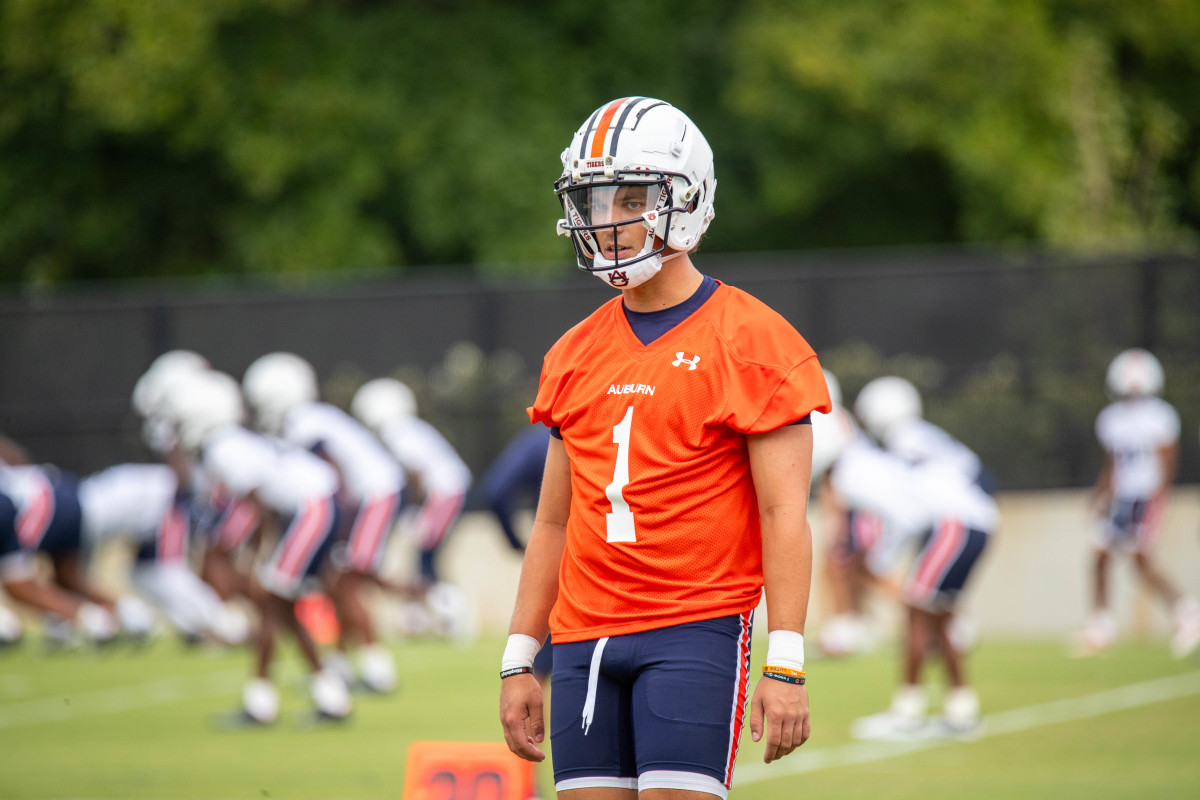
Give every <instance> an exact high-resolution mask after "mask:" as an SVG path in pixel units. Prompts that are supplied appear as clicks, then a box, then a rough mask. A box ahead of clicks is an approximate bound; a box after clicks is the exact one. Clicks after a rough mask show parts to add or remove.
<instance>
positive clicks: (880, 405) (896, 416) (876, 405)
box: [854, 375, 922, 442]
mask: <svg viewBox="0 0 1200 800" xmlns="http://www.w3.org/2000/svg"><path fill="white" fill-rule="evenodd" d="M921 413H922V410H921V393H920V392H918V391H917V387H915V386H913V385H912V384H911V383H909V382H908V381H906V380H904V378H898V377H895V376H893V375H889V376H886V377H883V378H876V379H875V380H873V381H871V382H870V383H868V384H867V385H866V386H864V387H863V388H862V391H860V392H859V393H858V397H857V398H855V400H854V415H855V416H856V417H858V421H859V422H861V423H862V425H863V427H864V428H866V429H867V433H869V434H870V435H871V437H872V438H874V439H875V440H876V441H879V442H882V441H884V440H885V439H886V438H887V435H888V432H889V431H890V430H891V429H892V428H893V427H894V426H895V425H896V423H898V422H905V421H907V420H910V419H920V417H921Z"/></svg>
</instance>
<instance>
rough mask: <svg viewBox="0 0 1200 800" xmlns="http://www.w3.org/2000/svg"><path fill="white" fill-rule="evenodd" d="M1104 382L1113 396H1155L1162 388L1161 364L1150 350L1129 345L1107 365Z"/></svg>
mask: <svg viewBox="0 0 1200 800" xmlns="http://www.w3.org/2000/svg"><path fill="white" fill-rule="evenodd" d="M1105 383H1106V384H1107V385H1108V391H1109V393H1110V394H1112V396H1113V397H1149V396H1156V395H1158V394H1160V393H1161V392H1162V389H1163V368H1162V364H1160V363H1159V361H1158V359H1157V358H1155V357H1154V354H1153V353H1151V352H1150V351H1148V350H1143V349H1142V348H1140V347H1131V348H1130V349H1128V350H1124V351H1122V352H1121V353H1120V354H1119V355H1117V357H1116V358H1114V359H1113V360H1112V363H1111V364H1109V365H1108V377H1107V380H1106V381H1105Z"/></svg>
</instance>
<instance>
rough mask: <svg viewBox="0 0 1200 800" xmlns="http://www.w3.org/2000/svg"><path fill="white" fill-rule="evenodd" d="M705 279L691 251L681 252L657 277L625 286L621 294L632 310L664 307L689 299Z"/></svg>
mask: <svg viewBox="0 0 1200 800" xmlns="http://www.w3.org/2000/svg"><path fill="white" fill-rule="evenodd" d="M703 282H704V276H703V275H701V274H700V271H699V270H697V269H696V267H695V266H694V265H693V264H692V259H691V258H690V257H689V256H688V254H687V253H680V254H679V255H677V256H675V257H674V258H672V259H671V260H669V261H666V262H664V263H663V265H662V269H661V270H659V273H658V274H657V275H655V276H654V277H653V278H651V279H650V280H648V281H646V282H645V283H643V284H642V285H641V286H637V287H634V288H632V289H623V290H622V291H621V294H623V295H624V297H625V307H626V308H628V309H629V310H630V311H640V312H642V313H645V312H648V311H661V310H663V309H664V308H670V307H671V306H677V305H679V304H680V303H682V302H683V301H684V300H687V299H688V298H689V297H691V296H692V295H693V294H695V292H696V290H697V289H699V288H700V284H701V283H703Z"/></svg>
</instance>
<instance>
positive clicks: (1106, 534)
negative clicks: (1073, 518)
mask: <svg viewBox="0 0 1200 800" xmlns="http://www.w3.org/2000/svg"><path fill="white" fill-rule="evenodd" d="M1105 383H1106V386H1107V389H1108V393H1109V395H1110V397H1111V398H1112V403H1110V404H1109V405H1108V406H1106V407H1105V408H1104V409H1103V410H1102V411H1101V412H1100V414H1099V416H1097V417H1096V438H1097V439H1099V441H1100V445H1101V447H1103V449H1104V466H1103V468H1102V469H1101V471H1100V476H1099V478H1098V479H1097V481H1096V485H1095V487H1094V489H1093V495H1092V510H1093V511H1094V512H1095V514H1096V515H1097V517H1098V518H1099V525H1098V529H1097V535H1096V538H1095V541H1094V544H1095V560H1094V567H1093V570H1094V571H1093V579H1092V580H1093V593H1092V616H1091V618H1090V619H1089V620H1088V623H1087V625H1086V626H1085V628H1084V630H1083V632H1082V633H1081V634H1080V635H1079V637H1078V639H1077V641H1076V642H1075V654H1076V655H1082V656H1087V655H1094V654H1097V653H1101V652H1103V651H1105V650H1107V649H1108V648H1110V647H1111V646H1112V645H1113V643H1114V642H1115V640H1116V635H1117V624H1116V618H1115V616H1114V615H1113V613H1112V609H1111V598H1110V596H1109V586H1108V573H1109V567H1110V564H1111V561H1112V558H1113V556H1114V555H1115V554H1120V553H1128V554H1130V555H1131V556H1132V559H1133V564H1134V567H1135V568H1136V569H1137V575H1138V577H1139V578H1140V579H1141V581H1142V583H1143V584H1144V585H1145V586H1146V587H1147V588H1149V589H1150V591H1151V592H1153V593H1154V595H1155V596H1157V597H1158V598H1159V599H1160V600H1162V601H1163V603H1164V604H1166V606H1167V608H1168V609H1169V610H1170V611H1171V612H1172V615H1173V618H1174V630H1173V633H1172V636H1171V650H1172V652H1173V653H1174V654H1175V655H1176V656H1177V657H1180V658H1182V657H1183V656H1186V655H1187V654H1188V653H1191V652H1192V651H1193V650H1195V649H1196V647H1197V646H1200V604H1197V602H1196V600H1195V599H1194V598H1191V597H1187V596H1185V595H1184V594H1183V593H1182V592H1180V590H1179V589H1178V588H1177V587H1176V586H1175V585H1174V584H1173V583H1172V582H1171V581H1170V580H1169V579H1168V578H1167V577H1166V575H1164V574H1163V573H1162V571H1161V570H1160V569H1159V568H1158V567H1157V566H1156V565H1155V564H1154V563H1153V562H1152V561H1151V559H1150V553H1151V551H1152V549H1153V547H1154V544H1155V542H1156V541H1157V539H1158V535H1159V533H1160V532H1161V530H1162V523H1163V519H1164V517H1165V515H1166V507H1167V498H1168V494H1169V492H1170V489H1171V485H1172V484H1173V483H1174V481H1175V473H1176V469H1177V467H1178V464H1179V414H1178V413H1177V412H1176V411H1175V409H1174V408H1173V407H1172V406H1171V405H1170V404H1169V403H1167V402H1166V401H1165V400H1163V399H1162V398H1161V397H1159V395H1160V394H1161V393H1162V389H1163V368H1162V364H1160V363H1159V361H1158V359H1157V358H1155V357H1154V355H1153V354H1151V353H1150V352H1148V351H1146V350H1142V349H1140V348H1132V349H1129V350H1125V351H1123V352H1121V353H1120V354H1119V355H1117V357H1116V358H1114V359H1113V360H1112V363H1111V364H1110V365H1109V367H1108V373H1107V376H1106V380H1105Z"/></svg>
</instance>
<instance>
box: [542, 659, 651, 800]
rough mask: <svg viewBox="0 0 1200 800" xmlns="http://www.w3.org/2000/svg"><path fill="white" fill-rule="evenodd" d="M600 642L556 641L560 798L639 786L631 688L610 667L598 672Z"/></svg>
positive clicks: (553, 729)
mask: <svg viewBox="0 0 1200 800" xmlns="http://www.w3.org/2000/svg"><path fill="white" fill-rule="evenodd" d="M601 641H606V640H601ZM598 646H600V642H596V641H587V642H568V643H564V644H554V645H553V647H554V671H553V673H552V676H551V697H552V698H553V699H552V702H551V703H550V747H551V752H552V755H553V758H554V780H555V784H556V785H557V787H558V791H559V792H560V797H565V796H567V795H566V794H565V792H566V791H575V790H580V789H588V790H591V789H632V788H633V787H634V786H636V778H637V768H636V762H635V760H634V757H633V738H632V721H631V719H630V689H629V688H628V686H626V685H625V684H624V683H623V682H621V681H618V680H614V679H613V678H612V677H610V676H609V675H606V674H605V673H604V670H602V669H598V670H596V671H593V670H592V660H593V656H594V655H595V654H596V653H597V647H598ZM600 652H601V654H603V653H604V651H603V650H601V651H600ZM564 783H565V785H564Z"/></svg>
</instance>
